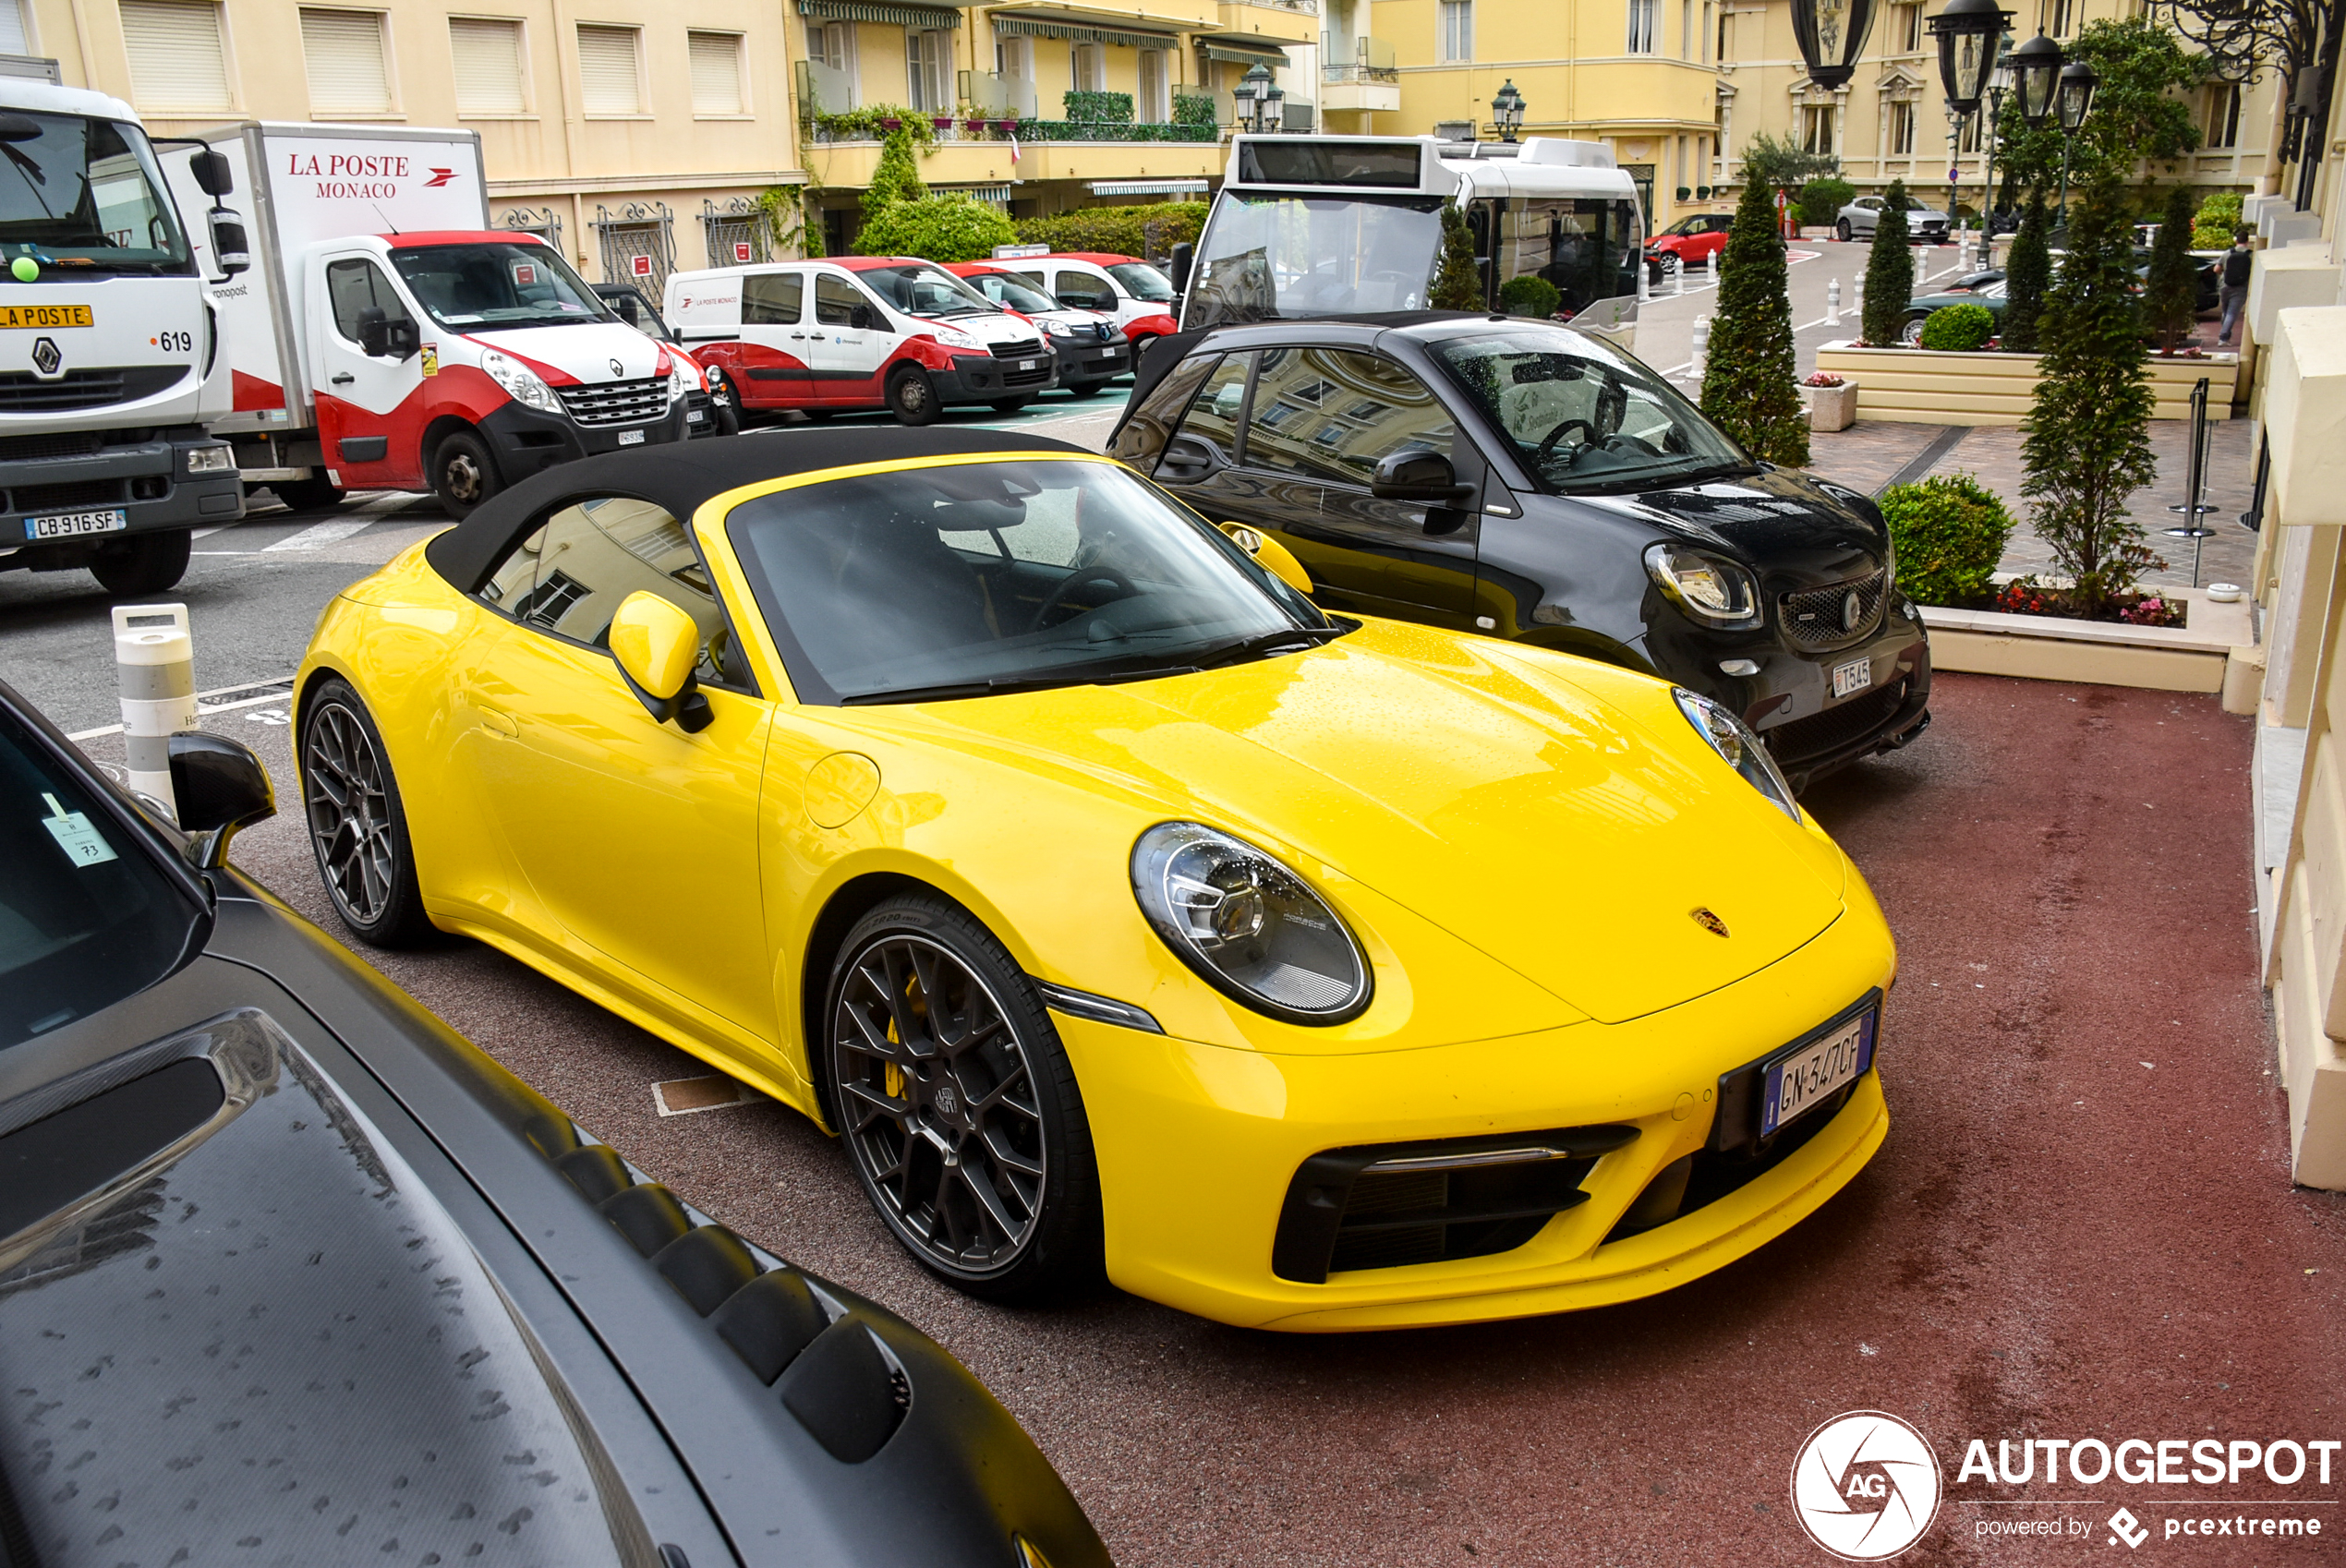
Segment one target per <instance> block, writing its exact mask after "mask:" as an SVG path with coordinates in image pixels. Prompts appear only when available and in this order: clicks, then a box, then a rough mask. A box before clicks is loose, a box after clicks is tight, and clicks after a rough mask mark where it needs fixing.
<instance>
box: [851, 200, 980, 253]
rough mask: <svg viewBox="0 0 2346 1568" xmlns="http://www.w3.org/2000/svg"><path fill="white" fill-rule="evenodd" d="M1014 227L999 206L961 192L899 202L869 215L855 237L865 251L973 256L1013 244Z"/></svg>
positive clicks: (856, 244) (857, 246)
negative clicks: (990, 205)
mask: <svg viewBox="0 0 2346 1568" xmlns="http://www.w3.org/2000/svg"><path fill="white" fill-rule="evenodd" d="M1017 239H1018V231H1017V230H1015V229H1013V228H1012V227H1010V220H1009V219H1008V218H1006V217H1004V216H1003V215H1002V213H1001V211H1000V210H999V209H998V208H993V207H988V206H987V205H986V203H984V202H982V201H972V200H971V199H969V198H968V197H966V196H931V197H926V198H924V199H921V200H918V201H899V202H894V203H892V204H890V205H889V207H887V208H886V209H884V210H883V211H881V212H880V214H879V215H878V216H877V217H875V218H872V219H870V220H868V221H867V222H866V223H865V224H864V230H863V232H862V233H861V234H859V235H856V236H855V248H856V249H857V250H860V251H862V252H863V253H864V254H865V255H866V256H918V257H920V258H922V259H925V260H929V261H978V260H983V259H985V258H986V257H988V256H991V255H993V254H994V247H996V246H998V245H1011V244H1015V243H1016V242H1017Z"/></svg>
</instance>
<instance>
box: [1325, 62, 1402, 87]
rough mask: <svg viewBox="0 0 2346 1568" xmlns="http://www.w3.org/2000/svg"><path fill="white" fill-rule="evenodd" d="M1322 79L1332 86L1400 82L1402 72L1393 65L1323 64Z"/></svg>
mask: <svg viewBox="0 0 2346 1568" xmlns="http://www.w3.org/2000/svg"><path fill="white" fill-rule="evenodd" d="M1320 79H1321V80H1323V81H1324V82H1326V83H1328V84H1329V85H1330V86H1331V87H1342V86H1346V85H1348V84H1349V85H1355V86H1357V85H1359V84H1361V83H1364V82H1387V83H1393V82H1398V81H1399V80H1400V79H1401V73H1400V71H1398V70H1397V69H1396V68H1395V67H1393V66H1321V67H1320Z"/></svg>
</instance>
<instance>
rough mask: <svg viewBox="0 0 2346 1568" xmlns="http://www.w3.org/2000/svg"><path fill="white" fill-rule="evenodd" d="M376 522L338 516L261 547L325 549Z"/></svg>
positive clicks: (254, 552) (367, 519)
mask: <svg viewBox="0 0 2346 1568" xmlns="http://www.w3.org/2000/svg"><path fill="white" fill-rule="evenodd" d="M375 522H376V519H374V518H372V517H336V518H333V519H331V520H329V521H327V522H324V523H313V524H311V525H309V526H308V527H307V528H304V529H303V530H302V531H301V532H300V533H298V534H288V535H286V536H285V537H284V538H282V539H279V540H278V541H277V542H276V543H275V544H273V545H263V546H262V547H261V549H263V550H280V549H298V550H308V549H325V548H326V547H327V546H328V545H336V544H340V543H341V542H342V541H343V540H345V539H346V538H348V537H350V536H351V535H353V534H358V533H364V532H365V531H366V530H367V529H369V528H370V527H372V526H374V525H375ZM246 553H249V554H257V553H259V552H258V551H248V552H246Z"/></svg>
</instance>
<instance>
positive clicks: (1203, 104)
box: [1173, 92, 1217, 130]
mask: <svg viewBox="0 0 2346 1568" xmlns="http://www.w3.org/2000/svg"><path fill="white" fill-rule="evenodd" d="M1173 123H1174V124H1175V125H1177V126H1190V127H1204V128H1205V129H1207V130H1213V129H1214V128H1215V125H1216V124H1217V121H1216V120H1215V108H1214V99H1213V96H1212V95H1211V94H1210V93H1203V92H1177V93H1175V94H1174V95H1173Z"/></svg>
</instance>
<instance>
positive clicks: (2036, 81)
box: [2012, 32, 2061, 130]
mask: <svg viewBox="0 0 2346 1568" xmlns="http://www.w3.org/2000/svg"><path fill="white" fill-rule="evenodd" d="M2012 77H2013V90H2014V91H2016V92H2018V93H2019V94H2020V103H2019V105H2018V106H2019V109H2020V117H2021V119H2023V120H2024V121H2026V123H2027V126H2028V128H2029V129H2030V130H2043V129H2044V128H2045V127H2046V126H2047V125H2048V124H2050V122H2051V120H2052V113H2053V99H2054V94H2055V89H2056V88H2057V87H2058V85H2059V82H2060V78H2061V45H2060V44H2058V43H2055V42H2053V41H2052V40H2051V39H2050V38H2047V37H2046V36H2045V35H2044V34H2043V33H2041V32H2039V33H2038V35H2037V36H2036V37H2034V38H2032V39H2030V40H2029V41H2028V42H2026V43H2024V44H2022V45H2021V46H2020V47H2019V48H2017V49H2015V50H2013V52H2012Z"/></svg>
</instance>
